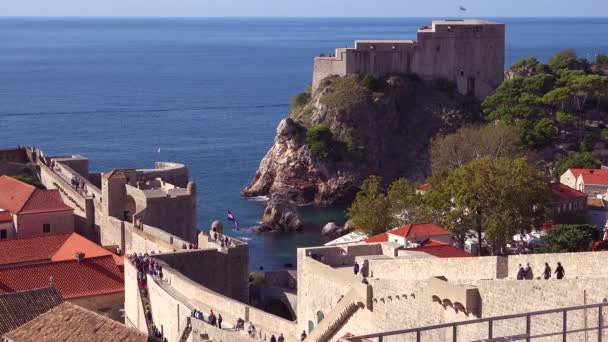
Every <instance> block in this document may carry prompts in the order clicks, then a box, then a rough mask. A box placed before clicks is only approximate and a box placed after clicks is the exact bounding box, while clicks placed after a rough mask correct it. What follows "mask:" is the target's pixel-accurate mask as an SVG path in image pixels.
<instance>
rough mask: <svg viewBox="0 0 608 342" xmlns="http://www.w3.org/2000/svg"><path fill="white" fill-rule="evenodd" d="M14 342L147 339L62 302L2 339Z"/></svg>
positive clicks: (136, 341)
mask: <svg viewBox="0 0 608 342" xmlns="http://www.w3.org/2000/svg"><path fill="white" fill-rule="evenodd" d="M5 336H6V337H7V338H9V339H10V340H12V341H15V342H54V341H87V342H105V341H122V342H145V341H146V340H147V335H146V334H144V333H142V332H140V331H138V330H136V329H134V328H129V327H127V326H126V325H124V324H121V323H119V322H116V321H113V320H111V319H109V318H107V317H104V316H101V315H98V314H96V313H94V312H92V311H89V310H87V309H84V308H81V307H79V306H77V305H74V304H71V303H68V302H64V303H63V304H61V305H58V306H56V307H54V308H52V309H51V310H49V311H48V312H46V313H44V314H42V315H40V316H39V317H37V318H35V319H33V320H31V321H30V322H28V323H26V324H24V325H23V326H21V327H19V328H17V329H15V330H13V331H11V332H9V333H8V334H6V335H5Z"/></svg>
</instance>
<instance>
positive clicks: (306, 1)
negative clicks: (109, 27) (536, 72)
mask: <svg viewBox="0 0 608 342" xmlns="http://www.w3.org/2000/svg"><path fill="white" fill-rule="evenodd" d="M460 5H462V6H464V7H465V8H466V9H467V11H466V12H465V15H466V16H467V17H597V16H607V15H608V0H576V1H573V0H419V1H412V0H0V16H58V17H65V16H127V17H131V16H147V17H150V16H151V17H159V16H160V17H182V16H186V17H450V16H451V17H454V16H458V15H459V13H458V12H459V11H458V7H459V6H460Z"/></svg>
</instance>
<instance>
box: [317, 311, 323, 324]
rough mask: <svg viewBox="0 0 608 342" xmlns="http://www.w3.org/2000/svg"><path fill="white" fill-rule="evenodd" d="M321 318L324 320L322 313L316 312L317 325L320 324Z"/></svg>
mask: <svg viewBox="0 0 608 342" xmlns="http://www.w3.org/2000/svg"><path fill="white" fill-rule="evenodd" d="M323 318H325V315H324V314H323V311H321V310H319V311H317V324H319V323H321V321H322V320H323Z"/></svg>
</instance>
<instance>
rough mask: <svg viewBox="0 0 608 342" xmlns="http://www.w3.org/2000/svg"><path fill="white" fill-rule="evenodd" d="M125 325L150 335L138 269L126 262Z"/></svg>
mask: <svg viewBox="0 0 608 342" xmlns="http://www.w3.org/2000/svg"><path fill="white" fill-rule="evenodd" d="M124 277H125V324H126V325H128V326H131V327H134V328H137V329H139V330H140V331H142V332H145V333H146V334H147V333H148V329H147V327H146V317H145V315H144V308H143V305H142V302H141V297H140V295H139V289H138V285H137V269H135V267H134V266H133V265H131V263H130V262H128V260H125V272H124Z"/></svg>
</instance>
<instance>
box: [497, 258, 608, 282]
mask: <svg viewBox="0 0 608 342" xmlns="http://www.w3.org/2000/svg"><path fill="white" fill-rule="evenodd" d="M508 260H509V264H508V272H509V278H510V279H515V278H516V277H517V267H518V265H519V264H522V265H523V266H524V267H526V264H527V263H530V266H531V267H532V271H533V273H534V277H535V278H538V277H541V276H542V272H543V270H544V268H545V262H547V263H549V266H550V267H551V272H552V273H555V268H556V267H557V263H558V262H561V264H562V266H563V267H564V269H565V271H566V275H565V277H566V278H575V277H578V278H581V277H599V276H602V277H606V276H608V269H606V262H607V261H608V253H605V252H584V253H555V254H522V255H510V256H509V258H508ZM552 277H555V274H553V275H552Z"/></svg>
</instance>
